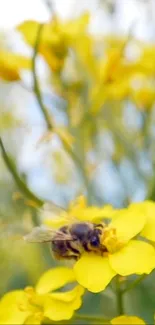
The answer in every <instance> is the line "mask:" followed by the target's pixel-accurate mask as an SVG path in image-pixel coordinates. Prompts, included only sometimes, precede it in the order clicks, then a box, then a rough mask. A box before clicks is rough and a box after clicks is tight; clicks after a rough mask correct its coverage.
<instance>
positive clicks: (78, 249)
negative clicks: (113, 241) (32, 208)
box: [24, 222, 107, 260]
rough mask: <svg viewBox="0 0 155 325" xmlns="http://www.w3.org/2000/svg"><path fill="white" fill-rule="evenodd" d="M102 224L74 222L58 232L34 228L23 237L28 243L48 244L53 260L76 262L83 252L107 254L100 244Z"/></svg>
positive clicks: (102, 230)
mask: <svg viewBox="0 0 155 325" xmlns="http://www.w3.org/2000/svg"><path fill="white" fill-rule="evenodd" d="M103 232H104V224H102V223H100V224H94V223H91V222H74V223H71V224H70V225H66V226H63V227H61V228H59V229H58V230H53V229H50V228H46V227H43V226H41V227H36V228H34V229H33V230H32V232H31V233H30V234H28V235H26V236H25V237H24V239H25V240H26V241H28V242H33V243H45V242H50V243H51V248H52V253H53V256H54V258H55V259H58V260H60V259H74V260H78V259H79V258H80V256H81V254H82V253H83V252H96V253H98V254H100V255H102V254H103V253H104V252H107V249H106V247H105V246H103V245H102V244H101V238H102V235H103Z"/></svg>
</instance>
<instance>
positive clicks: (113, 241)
mask: <svg viewBox="0 0 155 325" xmlns="http://www.w3.org/2000/svg"><path fill="white" fill-rule="evenodd" d="M101 241H102V245H103V246H105V247H106V248H107V251H108V252H109V253H111V254H113V253H115V252H117V251H118V250H120V249H121V248H122V247H123V246H124V245H125V242H123V241H120V240H119V239H118V237H117V233H116V229H115V228H112V227H110V226H107V227H105V229H104V232H103V236H102V240H101Z"/></svg>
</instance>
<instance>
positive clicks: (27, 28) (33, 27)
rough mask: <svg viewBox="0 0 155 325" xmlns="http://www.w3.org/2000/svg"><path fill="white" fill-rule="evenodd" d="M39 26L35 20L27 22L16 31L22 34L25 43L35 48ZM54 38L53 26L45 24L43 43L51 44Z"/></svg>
mask: <svg viewBox="0 0 155 325" xmlns="http://www.w3.org/2000/svg"><path fill="white" fill-rule="evenodd" d="M39 24H40V23H39V22H37V21H35V20H26V21H24V22H23V23H21V24H20V25H18V26H17V27H16V30H17V31H19V32H20V33H22V35H23V37H24V39H25V41H26V42H27V43H28V44H29V45H31V46H34V44H35V41H36V38H37V34H38V28H39ZM52 36H53V33H52V24H45V25H44V28H43V31H42V42H43V43H45V42H46V43H48V42H50V40H51V39H52Z"/></svg>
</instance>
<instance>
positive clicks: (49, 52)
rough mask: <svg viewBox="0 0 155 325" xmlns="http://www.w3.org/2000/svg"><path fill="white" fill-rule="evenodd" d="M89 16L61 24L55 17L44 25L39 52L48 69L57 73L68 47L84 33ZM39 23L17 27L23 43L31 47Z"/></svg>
mask: <svg viewBox="0 0 155 325" xmlns="http://www.w3.org/2000/svg"><path fill="white" fill-rule="evenodd" d="M88 22H89V15H88V14H87V13H86V14H83V15H81V16H80V17H79V18H77V19H76V20H70V21H67V22H61V21H59V19H58V18H57V17H56V19H52V20H51V21H49V22H48V23H46V24H44V28H43V32H42V39H41V42H40V46H39V52H40V53H41V54H42V55H43V57H44V58H45V60H46V62H47V63H48V65H49V67H50V68H51V70H52V71H54V72H59V71H60V70H61V69H62V68H63V65H64V60H65V58H66V56H67V51H68V48H69V46H72V45H73V43H74V42H76V41H75V40H76V39H77V37H78V36H81V34H83V33H84V32H85V31H86V28H87V25H88ZM38 28H39V23H38V22H37V21H32V20H29V21H25V22H23V23H22V24H20V25H18V26H17V30H18V31H19V32H20V33H22V35H23V36H24V39H25V41H26V42H27V43H28V44H29V45H31V46H32V47H33V46H34V44H35V40H36V38H37V33H38Z"/></svg>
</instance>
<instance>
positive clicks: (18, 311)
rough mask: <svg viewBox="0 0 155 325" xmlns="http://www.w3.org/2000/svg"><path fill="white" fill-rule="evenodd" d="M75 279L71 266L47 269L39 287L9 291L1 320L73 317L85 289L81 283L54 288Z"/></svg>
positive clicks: (27, 321)
mask: <svg viewBox="0 0 155 325" xmlns="http://www.w3.org/2000/svg"><path fill="white" fill-rule="evenodd" d="M74 281H75V276H74V273H73V271H72V270H71V269H69V268H65V267H58V268H55V269H51V270H49V271H47V272H46V273H44V274H43V275H42V276H41V278H40V280H39V281H38V283H37V285H36V288H35V289H34V288H32V287H27V288H26V289H25V290H17V291H12V292H10V293H7V294H6V295H4V297H3V298H2V299H1V301H0V324H41V323H42V321H43V319H44V318H45V317H46V318H49V319H51V320H52V321H61V320H65V319H66V320H68V319H70V318H72V316H73V313H74V311H75V310H76V309H78V308H79V307H80V306H81V303H82V301H81V297H82V295H83V294H84V289H83V288H82V287H81V286H80V285H77V286H75V287H74V288H73V289H71V290H68V291H65V292H54V291H55V290H57V289H59V288H61V287H63V286H65V285H66V284H68V283H72V282H74Z"/></svg>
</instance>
